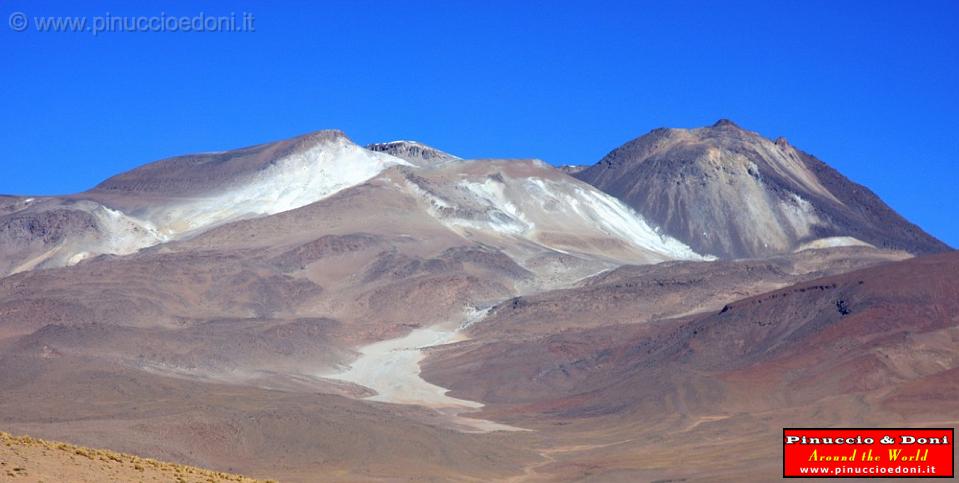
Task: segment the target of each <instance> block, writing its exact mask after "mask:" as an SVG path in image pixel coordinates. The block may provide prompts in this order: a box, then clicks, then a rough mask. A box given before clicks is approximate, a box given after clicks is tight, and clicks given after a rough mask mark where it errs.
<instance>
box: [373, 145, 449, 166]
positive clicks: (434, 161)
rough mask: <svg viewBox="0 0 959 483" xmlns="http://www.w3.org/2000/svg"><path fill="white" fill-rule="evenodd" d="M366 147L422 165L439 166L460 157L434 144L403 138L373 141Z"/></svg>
mask: <svg viewBox="0 0 959 483" xmlns="http://www.w3.org/2000/svg"><path fill="white" fill-rule="evenodd" d="M366 149H369V150H370V151H376V152H381V153H386V154H389V155H390V156H395V157H397V158H400V159H402V160H404V161H408V162H410V163H413V164H415V165H417V166H420V167H430V166H437V165H440V164H445V163H448V162H450V161H456V160H459V159H460V158H459V157H457V156H453V155H452V154H449V153H447V152H444V151H440V150H439V149H436V148H434V147H432V146H428V145H426V144H423V143H419V142H416V141H409V140H402V139H401V140H398V141H390V142H385V143H373V144H370V145H368V146H366Z"/></svg>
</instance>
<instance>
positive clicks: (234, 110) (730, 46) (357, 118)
mask: <svg viewBox="0 0 959 483" xmlns="http://www.w3.org/2000/svg"><path fill="white" fill-rule="evenodd" d="M190 3H191V2H174V1H166V2H141V1H137V2H134V1H122V2H110V3H106V2H104V3H101V2H96V1H86V0H85V1H81V2H76V1H71V2H43V1H39V0H4V1H3V2H2V3H0V21H2V25H0V86H2V93H0V94H2V95H0V143H2V146H3V151H2V152H3V154H2V156H3V157H2V171H0V193H16V194H52V193H65V192H75V191H79V190H83V189H86V188H89V187H90V186H92V185H94V184H96V183H97V182H98V181H100V180H102V179H103V178H105V177H107V176H109V175H111V174H114V173H116V172H119V171H122V170H125V169H129V168H132V167H134V166H137V165H140V164H142V163H145V162H148V161H151V160H155V159H159V158H163V157H166V156H171V155H176V154H184V153H189V152H196V151H211V150H222V149H229V148H235V147H240V146H245V145H250V144H255V143H259V142H264V141H269V140H275V139H282V138H286V137H290V136H293V135H296V134H299V133H303V132H308V131H313V130H317V129H323V128H339V129H343V130H344V131H346V132H347V134H349V135H350V136H351V137H352V138H353V139H354V140H355V141H357V142H360V143H369V142H374V141H384V140H392V139H398V138H402V139H416V140H419V141H422V142H425V143H428V144H432V145H435V146H437V147H439V148H441V149H445V150H447V151H450V152H452V153H455V154H458V155H460V156H464V157H486V156H510V157H539V158H542V159H545V160H547V161H549V162H552V163H554V164H567V163H570V164H585V163H593V162H595V161H596V160H598V159H599V158H600V157H602V156H603V155H604V154H605V153H606V152H608V151H609V150H611V149H612V148H614V147H616V146H618V145H619V144H621V143H623V142H625V141H627V140H629V139H631V138H634V137H636V136H638V135H641V134H643V133H645V132H647V131H648V130H650V129H652V128H655V127H659V126H672V127H694V126H702V125H706V124H711V123H712V122H714V121H715V120H716V119H718V118H721V117H728V118H731V119H733V120H735V121H736V122H737V123H739V124H740V125H742V126H743V127H746V128H748V129H752V130H756V131H759V132H761V133H763V134H765V135H767V136H770V137H773V136H779V135H783V136H786V137H787V138H788V139H789V140H790V142H792V144H794V145H796V146H798V147H800V148H801V149H804V150H806V151H808V152H811V153H813V154H815V155H817V156H819V157H820V158H822V159H823V160H825V161H826V162H828V163H830V164H831V165H833V166H834V167H836V168H837V169H839V170H840V171H842V172H843V173H844V174H846V175H847V176H849V177H850V178H852V179H853V180H855V181H857V182H860V183H863V184H865V185H867V186H869V187H870V188H872V189H873V190H874V191H876V192H877V193H878V194H879V195H880V196H881V197H882V198H883V199H884V200H886V201H887V202H888V203H889V204H890V205H892V206H893V208H895V209H896V210H898V211H899V212H900V213H902V214H903V215H904V216H906V217H907V218H909V219H910V220H912V221H914V222H916V223H918V224H919V225H920V226H922V227H923V228H925V229H927V230H928V231H930V232H931V233H932V234H934V235H936V236H938V237H939V238H941V239H943V240H944V241H946V242H947V243H949V244H951V245H953V246H959V221H957V220H959V217H957V216H956V214H955V210H956V208H957V207H959V188H957V184H959V168H957V165H956V162H957V160H959V129H957V128H959V93H957V91H959V33H957V32H959V2H957V1H955V0H944V1H939V2H934V1H918V2H904V1H896V2H891V1H890V2H878V1H868V2H853V1H842V2H836V1H792V2H770V1H768V0H767V1H755V2H736V1H723V2H717V1H706V0H703V1H697V2H683V1H661V0H660V1H654V2H638V1H627V2H559V1H545V2H533V1H529V0H523V1H483V2H477V1H455V0H445V1H439V0H438V1H435V2H400V1H395V2H391V1H385V0H380V1H361V0H351V1H336V2H302V3H294V2H282V5H276V3H280V2H271V3H270V4H267V2H260V1H257V2H248V3H232V4H229V5H228V4H226V3H218V2H204V4H203V5H199V3H200V2H193V3H197V4H198V5H196V6H193V7H191V6H189V4H190ZM16 11H22V12H23V13H25V14H27V16H28V17H32V16H51V15H87V16H91V17H92V16H98V15H99V16H103V15H105V14H106V13H108V12H109V13H110V14H112V15H115V16H116V15H159V14H160V13H161V12H163V13H166V14H167V15H168V16H172V15H195V14H197V13H199V12H201V11H202V12H205V13H206V14H208V15H226V14H229V13H231V12H236V13H238V14H239V13H241V12H244V11H245V12H250V13H252V14H254V16H255V19H256V20H255V28H256V31H255V32H253V33H101V34H100V35H98V36H93V35H91V34H89V33H72V34H71V33H51V32H46V33H39V32H36V31H35V30H34V28H33V27H32V26H31V27H30V28H28V29H27V31H25V32H14V31H12V30H11V29H10V28H9V26H8V19H9V16H10V15H11V13H13V12H16ZM31 21H32V20H31Z"/></svg>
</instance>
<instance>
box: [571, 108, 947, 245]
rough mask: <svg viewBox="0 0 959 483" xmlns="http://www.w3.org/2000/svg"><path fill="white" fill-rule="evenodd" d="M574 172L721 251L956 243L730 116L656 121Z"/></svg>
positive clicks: (690, 240) (691, 240)
mask: <svg viewBox="0 0 959 483" xmlns="http://www.w3.org/2000/svg"><path fill="white" fill-rule="evenodd" d="M572 175H573V176H575V177H577V178H579V179H582V180H584V181H586V182H588V183H590V184H592V185H593V186H596V187H598V188H600V189H602V190H603V191H605V192H607V193H610V194H612V195H614V196H616V197H617V198H619V199H621V200H623V201H624V202H625V203H627V204H628V205H629V206H631V207H632V208H633V209H635V210H636V211H637V212H639V213H640V214H642V215H643V216H644V217H645V218H646V219H647V220H649V221H650V223H652V224H654V225H655V226H657V227H659V228H661V229H662V230H663V232H664V233H666V234H669V235H670V236H673V237H675V238H677V239H679V240H681V241H683V242H684V243H686V244H688V245H689V246H690V247H691V248H692V249H693V250H695V251H697V252H698V253H702V254H710V255H715V256H718V257H720V258H749V257H761V256H766V255H771V254H776V253H785V252H789V251H793V250H797V249H802V248H806V247H807V246H835V245H844V244H850V243H866V244H870V245H873V246H876V247H880V248H889V249H896V250H906V251H909V252H911V253H916V254H920V253H934V252H940V251H944V250H948V249H949V247H948V246H947V245H945V244H944V243H942V242H940V241H939V240H936V239H935V238H933V237H932V236H930V235H928V234H926V233H925V232H923V231H922V230H921V229H920V228H919V227H917V226H915V225H913V224H911V223H909V222H908V221H906V220H905V219H903V218H902V217H901V216H899V215H898V214H897V213H896V212H895V211H893V210H892V209H891V208H890V207H889V206H887V205H886V204H885V203H883V202H882V200H880V199H879V198H878V197H877V196H876V195H875V194H873V193H872V192H871V191H869V189H868V188H866V187H864V186H861V185H858V184H856V183H854V182H852V181H850V180H849V179H847V178H846V177H844V176H843V175H842V174H840V173H839V172H837V171H836V170H834V169H832V168H831V167H829V166H828V165H827V164H825V163H824V162H822V161H820V160H818V159H816V158H815V157H813V156H811V155H809V154H807V153H805V152H803V151H801V150H799V149H796V148H795V147H793V146H791V145H790V144H789V143H788V142H786V140H785V139H784V138H779V139H776V140H775V141H771V140H769V139H766V138H764V137H762V136H761V135H759V134H757V133H755V132H751V131H747V130H745V129H742V128H740V127H739V126H737V125H736V124H734V123H733V122H732V121H729V120H720V121H718V122H717V123H715V124H713V125H712V126H709V127H704V128H698V129H670V128H660V129H655V130H653V131H651V132H649V133H648V134H646V135H644V136H641V137H639V138H636V139H634V140H632V141H629V142H628V143H626V144H624V145H622V146H620V147H619V148H616V149H615V150H613V151H611V152H610V153H609V154H607V155H606V156H605V157H604V158H603V159H601V160H600V161H599V162H598V163H596V164H595V165H593V166H590V167H588V168H586V169H583V170H582V171H579V172H573V173H572Z"/></svg>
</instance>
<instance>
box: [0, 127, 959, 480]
mask: <svg viewBox="0 0 959 483" xmlns="http://www.w3.org/2000/svg"><path fill="white" fill-rule="evenodd" d="M757 166H758V164H757ZM770 169H771V168H770ZM757 170H758V168H757ZM757 172H758V171H757ZM783 176H785V175H783ZM764 183H766V184H768V183H769V182H768V181H764ZM827 191H828V190H827ZM721 194H723V195H724V196H726V195H731V193H729V192H723V193H721ZM846 236H847V237H848V238H850V239H842V240H839V239H837V238H836V237H832V238H827V239H816V240H812V241H811V242H809V243H805V242H804V244H803V245H801V246H802V247H803V248H804V249H802V250H795V251H793V250H788V251H785V252H784V253H781V254H775V255H768V256H765V257H762V258H754V259H749V260H717V259H715V258H714V257H712V256H709V255H708V254H705V253H700V252H698V251H696V250H694V249H692V248H691V247H690V246H689V245H688V244H685V243H683V242H681V241H679V240H677V239H676V238H674V237H672V236H669V235H668V234H666V233H665V232H664V230H663V229H662V228H661V227H658V226H657V225H656V224H654V223H652V222H650V221H648V219H647V218H646V217H644V216H643V215H641V214H640V213H638V212H637V211H635V210H633V209H631V208H630V207H629V206H627V205H626V204H625V203H623V202H622V201H620V200H619V199H617V198H615V197H613V196H611V195H609V194H607V193H604V192H603V191H601V190H599V189H598V188H596V187H595V186H592V185H590V184H589V183H586V182H584V181H582V180H579V179H576V178H574V177H572V176H569V175H568V174H567V173H566V172H564V171H563V170H559V169H556V168H554V167H552V166H550V165H548V164H546V163H544V162H542V161H540V160H536V159H460V158H458V157H456V156H454V155H450V154H446V153H443V152H442V151H439V150H437V149H435V148H432V147H429V146H426V145H423V144H419V143H413V142H409V141H398V142H392V143H382V144H374V145H371V146H369V147H368V148H364V147H361V146H359V145H357V144H355V143H353V142H352V141H351V140H350V139H349V138H348V137H347V136H346V135H345V134H343V133H341V132H339V131H320V132H316V133H312V134H307V135H304V136H299V137H296V138H293V139H290V140H286V141H278V142H273V143H268V144H262V145H257V146H252V147H248V148H242V149H237V150H232V151H226V152H219V153H204V154H196V155H188V156H179V157H175V158H170V159H166V160H161V161H157V162H154V163H150V164H147V165H145V166H142V167H140V168H137V169H134V170H132V171H129V172H126V173H121V174H118V175H116V176H114V177H112V178H109V179H107V180H105V181H104V182H103V183H101V184H99V185H98V186H96V187H94V188H93V189H91V190H89V191H86V192H83V193H77V194H74V195H69V196H59V197H41V196H36V197H17V196H10V197H0V237H2V238H0V241H2V244H0V269H3V273H2V274H0V394H2V395H3V397H0V430H3V431H8V432H16V433H24V434H30V435H31V436H36V437H42V438H49V439H55V440H60V441H69V442H70V443H71V444H78V445H82V446H85V447H98V448H110V449H111V450H114V451H122V452H125V453H130V454H138V455H142V457H144V458H146V457H149V458H155V459H158V460H165V461H174V462H176V463H178V464H186V465H191V466H196V467H203V468H211V469H213V470H215V471H227V472H230V473H242V474H245V475H250V476H254V477H258V478H264V479H265V478H275V479H280V480H282V481H316V480H317V479H320V480H323V481H384V480H389V481H392V480H396V479H403V480H412V481H424V480H425V481H475V480H480V481H525V480H543V481H568V480H570V479H584V480H589V479H596V480H602V481H617V480H619V481H651V480H657V479H660V480H662V479H667V480H668V479H684V478H686V479H689V480H691V481H695V480H697V479H699V480H707V481H715V480H716V478H715V476H716V475H717V474H719V475H720V476H723V477H724V478H725V479H726V480H730V481H742V480H744V479H747V480H748V479H757V478H758V477H756V476H754V475H755V474H760V473H757V472H762V473H761V474H762V475H763V478H762V479H764V480H766V479H770V478H766V476H770V475H772V476H775V475H774V473H775V470H778V468H773V466H776V465H778V459H777V456H776V455H775V454H772V451H771V450H774V449H775V448H776V447H777V446H776V445H775V444H773V443H775V442H777V441H779V440H778V438H779V437H780V435H779V434H778V433H777V431H778V430H777V429H775V428H781V427H782V426H783V425H789V424H790V423H792V422H796V421H800V422H810V423H812V422H819V419H817V418H820V419H822V423H823V424H832V423H834V422H835V423H837V424H839V423H842V424H846V425H856V424H872V425H877V424H880V423H882V424H887V423H889V422H890V421H895V422H897V423H901V425H907V424H908V423H916V424H920V423H923V424H924V423H926V422H928V421H932V420H933V419H931V418H932V417H933V416H932V415H930V414H927V413H924V412H923V411H926V412H929V411H939V414H940V415H939V416H936V417H941V418H943V419H942V421H946V423H948V424H953V421H956V420H955V418H954V416H953V413H954V412H952V409H951V406H947V405H945V404H941V403H940V402H939V401H951V400H952V399H953V394H952V393H951V392H950V391H952V389H950V388H952V387H953V386H954V384H952V383H951V382H950V381H951V380H950V379H949V378H950V377H952V376H953V375H954V373H955V371H956V368H955V367H956V361H957V360H959V359H957V358H956V357H955V355H954V352H955V351H954V350H953V346H954V345H955V344H954V343H953V342H954V339H955V326H956V323H957V322H959V319H956V317H955V313H956V310H957V309H956V307H954V305H955V304H954V303H953V301H954V300H957V299H959V298H957V297H956V296H955V295H956V294H955V293H954V292H955V290H954V288H955V283H954V282H955V278H956V277H955V274H956V273H957V272H956V270H955V266H954V265H955V262H956V260H955V257H954V256H953V255H954V254H945V255H932V256H920V257H916V258H914V257H913V255H912V254H910V253H908V252H907V251H904V250H890V249H884V248H881V247H876V246H870V245H867V244H865V243H852V242H853V240H851V238H852V236H851V235H846ZM833 245H841V246H833ZM804 354H806V355H804ZM792 361H795V362H792ZM857 370H859V371H862V372H861V373H862V374H863V377H856V375H857V374H859V373H858V372H855V371H857ZM826 394H830V395H837V396H835V397H832V396H827V395H826ZM912 413H915V414H917V415H918V416H915V417H913V416H911V414H912ZM814 420H815V421H814ZM936 421H940V420H939V419H936ZM946 423H943V424H946ZM18 451H19V450H18ZM31 451H32V450H31ZM42 452H43V450H41V454H40V455H39V456H44V457H50V458H49V459H45V460H43V461H49V463H48V464H49V465H53V466H54V468H52V470H51V468H46V467H44V466H42V465H41V466H31V469H30V473H31V474H49V475H56V474H58V473H57V472H56V471H59V470H57V469H56V468H55V466H56V465H59V464H61V462H60V461H59V460H58V459H57V458H56V457H57V456H58V454H57V453H52V454H49V455H43V454H42ZM98 454H99V453H98ZM75 456H78V457H82V455H80V454H76V455H75ZM32 458H33V456H31V459H30V460H29V461H28V463H29V462H30V461H34V460H33V459H32ZM77 459H78V460H79V461H80V462H81V463H83V460H80V459H79V458H77ZM36 461H40V460H36ZM64 463H66V462H64ZM681 463H682V464H681ZM686 463H688V464H686ZM81 466H82V465H81ZM134 469H135V468H134ZM47 470H51V471H49V472H48V471H47ZM76 471H78V472H80V471H87V469H86V467H85V466H84V467H83V468H81V469H77V470H76ZM104 471H108V470H104ZM751 472H753V473H751ZM772 476H770V477H772ZM107 479H109V478H107Z"/></svg>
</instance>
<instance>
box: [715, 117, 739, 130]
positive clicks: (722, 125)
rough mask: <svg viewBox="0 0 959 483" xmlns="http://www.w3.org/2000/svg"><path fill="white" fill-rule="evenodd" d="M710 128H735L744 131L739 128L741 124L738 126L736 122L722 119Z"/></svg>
mask: <svg viewBox="0 0 959 483" xmlns="http://www.w3.org/2000/svg"><path fill="white" fill-rule="evenodd" d="M710 127H714V128H735V129H742V128H741V127H739V124H736V123H735V122H733V121H731V120H729V119H726V118H722V119H720V120H718V121H716V122H714V123H713V125H712V126H710Z"/></svg>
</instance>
